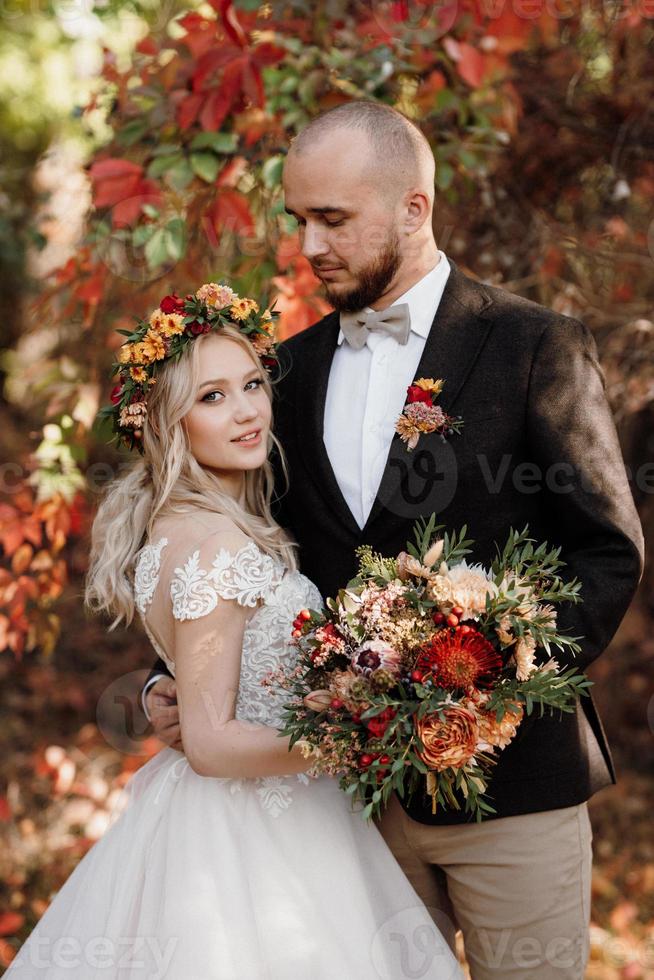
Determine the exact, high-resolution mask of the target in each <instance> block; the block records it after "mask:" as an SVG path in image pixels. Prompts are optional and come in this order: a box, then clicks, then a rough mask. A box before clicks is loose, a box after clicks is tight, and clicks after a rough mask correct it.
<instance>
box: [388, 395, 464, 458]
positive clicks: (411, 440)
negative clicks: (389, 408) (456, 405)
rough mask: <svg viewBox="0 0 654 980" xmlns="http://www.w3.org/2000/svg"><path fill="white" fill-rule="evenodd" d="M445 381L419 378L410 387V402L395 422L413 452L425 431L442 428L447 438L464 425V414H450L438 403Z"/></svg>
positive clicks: (443, 436)
mask: <svg viewBox="0 0 654 980" xmlns="http://www.w3.org/2000/svg"><path fill="white" fill-rule="evenodd" d="M444 384H445V382H444V381H441V380H440V379H437V380H436V381H434V379H433V378H418V380H417V381H414V382H413V384H412V385H409V387H408V388H407V391H406V394H407V398H406V405H405V406H404V408H403V409H402V414H401V415H400V417H399V419H398V420H397V422H396V423H395V431H396V432H397V433H398V434H399V436H400V439H402V441H403V442H406V444H407V449H408V450H409V452H411V450H412V449H415V448H416V446H417V445H418V439H419V438H420V436H421V435H422V434H423V432H438V433H439V434H440V435H441V436H442V438H443V439H445V436H450V435H452V434H453V433H454V432H460V431H461V429H462V428H463V419H462V418H461V416H460V415H457V416H454V415H448V414H447V413H446V412H444V411H443V409H442V408H441V407H440V405H437V404H436V399H437V398H438V396H439V395H440V393H441V391H442V390H443V385H444Z"/></svg>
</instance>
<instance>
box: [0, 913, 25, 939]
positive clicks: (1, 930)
mask: <svg viewBox="0 0 654 980" xmlns="http://www.w3.org/2000/svg"><path fill="white" fill-rule="evenodd" d="M24 921H25V916H24V915H21V914H20V912H0V936H13V935H14V933H16V932H18V930H19V929H20V928H21V926H22V925H23V923H24Z"/></svg>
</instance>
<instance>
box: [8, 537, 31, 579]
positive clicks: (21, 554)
mask: <svg viewBox="0 0 654 980" xmlns="http://www.w3.org/2000/svg"><path fill="white" fill-rule="evenodd" d="M33 555H34V549H33V548H32V546H31V544H22V545H21V546H20V548H17V549H16V551H15V552H14V556H13V558H12V559H11V570H12V572H13V573H14V575H22V574H23V572H26V571H27V569H28V568H29V566H30V562H31V561H32V556H33Z"/></svg>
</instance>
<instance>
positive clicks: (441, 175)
mask: <svg viewBox="0 0 654 980" xmlns="http://www.w3.org/2000/svg"><path fill="white" fill-rule="evenodd" d="M453 180H454V169H453V168H452V167H451V166H450V165H449V163H439V164H438V165H437V167H436V186H437V187H438V188H439V190H441V191H446V190H447V189H448V187H450V186H451V184H452V181H453Z"/></svg>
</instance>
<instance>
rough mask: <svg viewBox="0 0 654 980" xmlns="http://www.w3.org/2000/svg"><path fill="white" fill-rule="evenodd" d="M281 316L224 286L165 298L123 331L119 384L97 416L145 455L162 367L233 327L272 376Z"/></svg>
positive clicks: (119, 439) (116, 367) (214, 285)
mask: <svg viewBox="0 0 654 980" xmlns="http://www.w3.org/2000/svg"><path fill="white" fill-rule="evenodd" d="M277 317H279V313H278V312H277V311H273V310H270V309H266V310H264V311H263V313H261V312H260V310H259V304H258V303H257V302H255V300H253V299H248V298H242V297H240V296H238V295H237V294H236V293H235V292H234V290H233V289H231V288H230V287H229V286H225V285H223V284H222V283H216V282H207V283H205V284H204V285H203V286H200V288H199V289H198V290H197V292H196V293H195V295H193V294H192V293H187V295H186V297H185V298H184V299H180V297H179V296H177V294H176V293H172V294H171V295H169V296H164V298H163V299H162V300H161V303H160V304H159V306H158V307H157V308H156V309H155V310H153V311H152V313H151V314H150V316H149V318H148V319H147V320H141V319H140V318H138V317H137V318H136V319H137V324H138V325H137V328H136V329H135V330H134V331H129V330H120V331H119V333H121V334H123V335H124V336H126V337H127V340H126V341H125V343H124V344H123V345H122V347H120V348H119V350H118V356H117V359H116V361H115V362H114V365H113V371H114V374H116V373H117V374H118V375H119V378H120V381H119V383H118V384H117V385H116V386H115V387H114V388H113V390H112V392H111V404H110V405H106V406H105V407H104V408H102V409H100V411H99V413H98V415H99V416H100V417H101V418H111V420H112V423H113V432H114V434H115V437H116V442H117V443H118V444H119V445H120V444H124V445H127V446H128V447H129V448H130V449H134V447H136V448H137V449H138V450H139V451H140V452H141V453H143V446H142V443H141V440H142V438H143V425H144V423H145V420H146V418H147V414H148V409H147V396H148V392H149V391H150V388H152V386H153V385H155V384H156V383H157V379H156V373H157V368H158V365H160V364H162V363H163V362H164V361H169V360H171V359H179V357H180V355H181V354H182V352H183V351H184V350H185V348H186V347H187V345H188V344H190V343H192V342H193V341H194V340H195V339H196V338H197V337H200V336H202V335H203V334H206V333H210V332H211V331H213V330H221V329H223V328H224V327H226V326H232V327H234V326H235V327H237V328H238V329H239V330H240V332H241V333H242V334H244V335H245V336H246V337H247V339H248V340H249V341H250V343H251V344H252V346H253V347H254V349H255V351H256V353H257V354H258V356H259V359H260V361H261V364H262V366H263V367H264V368H265V370H266V371H268V372H271V371H272V370H273V368H274V367H275V366H276V365H277V354H276V340H275V320H276V318H277Z"/></svg>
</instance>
